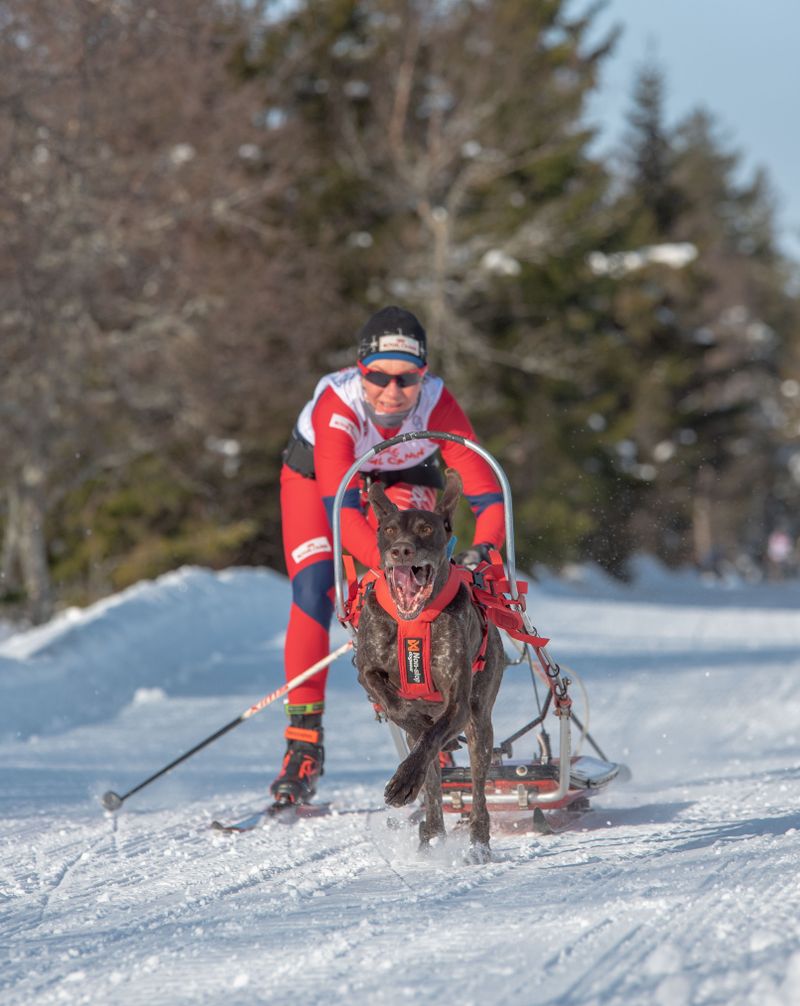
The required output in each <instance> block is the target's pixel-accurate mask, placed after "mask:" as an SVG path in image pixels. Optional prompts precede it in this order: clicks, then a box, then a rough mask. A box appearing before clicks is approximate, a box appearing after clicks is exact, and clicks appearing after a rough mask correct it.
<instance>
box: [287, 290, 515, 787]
mask: <svg viewBox="0 0 800 1006" xmlns="http://www.w3.org/2000/svg"><path fill="white" fill-rule="evenodd" d="M426 429H428V430H437V431H442V432H449V433H457V434H460V435H461V436H463V437H465V438H467V439H469V440H475V434H474V432H473V429H472V426H471V425H470V422H469V420H468V419H467V417H466V416H465V415H464V413H463V411H462V410H461V408H460V406H459V405H458V403H457V402H456V400H455V398H453V396H452V395H451V394H450V392H449V391H448V390H447V389H446V388H445V387H444V384H443V382H442V380H441V378H438V377H434V376H433V375H432V374H429V373H428V370H427V341H426V335H425V330H424V328H423V327H422V325H421V324H420V322H419V321H418V319H417V318H416V317H415V316H414V315H413V314H411V312H409V311H406V310H403V309H402V308H399V307H385V308H383V309H382V310H380V311H378V312H377V314H375V315H373V316H372V317H371V318H370V319H369V320H368V321H367V323H366V324H365V325H364V326H363V328H362V329H361V331H360V332H359V333H358V352H357V363H356V366H351V367H346V368H345V369H344V370H340V371H338V372H336V373H333V374H327V375H325V376H324V377H323V378H322V379H321V380H320V381H319V383H318V384H317V387H316V389H315V391H314V396H313V398H312V399H311V401H310V402H308V403H307V404H306V406H305V407H304V408H303V410H302V412H301V413H300V416H299V418H298V420H297V424H296V425H295V428H294V431H293V432H292V436H291V439H290V441H289V445H288V446H287V448H286V450H285V451H284V453H283V462H284V463H283V467H282V469H281V520H282V528H283V549H284V556H285V559H286V568H287V570H288V572H289V578H290V580H291V584H292V605H291V612H290V615H289V625H288V628H287V632H286V645H285V651H284V662H285V671H286V680H287V682H288V681H291V680H292V678H294V677H296V676H297V675H298V674H300V673H301V672H302V671H303V670H305V668H307V667H310V666H311V665H312V664H313V663H315V662H316V661H317V660H319V659H321V658H322V657H324V656H325V655H326V654H327V652H328V650H329V639H328V633H329V628H330V622H331V617H332V615H333V594H334V570H333V550H332V545H331V537H332V536H331V517H332V509H333V501H334V498H335V496H336V492H337V489H338V488H339V484H340V482H341V480H342V478H343V477H344V475H345V473H346V472H347V470H348V468H350V466H351V465H352V464H353V462H354V461H355V459H356V458H357V457H360V456H361V455H362V454H363V453H364V452H365V451H367V450H369V448H370V447H373V446H374V445H375V444H378V443H380V442H381V441H382V440H387V439H389V438H390V437H393V436H395V435H397V434H399V433H406V432H409V431H412V430H414V431H415V430H426ZM437 445H441V447H440V450H441V454H442V458H443V460H444V462H445V464H446V465H447V466H449V467H451V468H455V469H456V470H457V471H458V473H459V474H460V476H461V479H462V482H463V485H464V495H465V497H466V499H467V500H468V502H469V504H470V506H471V508H472V511H473V513H474V515H475V517H476V526H475V533H474V542H475V544H473V545H472V547H471V548H470V549H467V550H466V551H465V552H462V553H461V554H460V555H459V556H458V557H457V561H459V562H461V563H463V564H465V565H476V564H477V563H478V562H479V561H480V560H481V559H484V558H487V557H488V551H489V548H492V547H499V546H500V544H501V542H502V541H503V539H504V534H505V527H504V515H503V497H502V493H501V491H500V487H499V486H498V484H497V480H496V479H495V476H494V474H493V472H492V470H491V468H490V467H489V465H488V464H487V463H486V462H485V461H484V460H483V459H482V458H481V457H479V456H478V455H477V454H475V452H474V451H471V450H469V448H467V447H463V446H462V445H460V444H456V443H454V442H451V441H431V440H413V441H409V442H408V443H405V444H399V445H396V446H395V447H392V448H390V449H389V450H386V451H383V452H381V453H380V454H377V455H376V456H375V457H373V458H372V459H371V460H370V461H369V462H367V463H366V464H365V465H364V470H363V471H362V472H360V473H359V474H358V475H357V476H356V477H355V478H354V479H353V481H352V482H351V484H350V485H349V486H348V487H347V491H346V493H345V496H344V500H343V504H342V510H341V531H342V543H343V546H344V548H345V549H346V550H347V551H348V552H350V553H351V554H352V555H353V556H355V558H356V559H357V560H358V561H359V562H361V563H363V565H365V566H367V567H375V568H377V566H378V562H379V557H378V547H377V539H376V525H375V523H374V518H373V517H372V513H371V511H368V509H367V507H366V490H367V489H368V488H369V485H370V483H371V482H372V481H374V480H380V481H381V482H382V483H383V484H384V486H385V487H386V491H387V494H388V496H389V497H390V499H392V500H393V501H394V503H396V504H397V506H399V507H400V508H402V509H407V508H411V507H415V508H418V509H428V510H430V509H433V507H434V505H435V501H436V490H437V488H441V487H442V485H443V481H442V476H441V472H440V469H439V467H438V464H437V462H436V459H435V452H436V450H437ZM326 677H327V672H326V671H321V672H320V673H319V674H317V675H315V676H314V677H313V678H311V679H310V680H308V681H306V682H304V683H303V684H301V685H300V686H298V687H297V688H296V689H293V690H292V691H291V692H290V693H289V699H288V703H287V706H286V711H287V714H288V716H289V726H288V727H287V729H286V733H285V736H286V740H287V747H286V754H285V756H284V759H283V764H282V766H281V770H280V772H279V774H278V776H277V778H276V779H275V780H274V782H273V783H272V785H271V787H270V788H271V791H272V793H273V795H274V797H275V801H276V804H277V805H280V804H298V803H307V802H308V801H309V800H310V799H311V798H312V797H313V795H314V793H315V792H316V788H317V781H318V779H319V777H320V776H321V775H322V770H323V761H324V750H323V730H322V715H323V712H324V709H325V681H326Z"/></svg>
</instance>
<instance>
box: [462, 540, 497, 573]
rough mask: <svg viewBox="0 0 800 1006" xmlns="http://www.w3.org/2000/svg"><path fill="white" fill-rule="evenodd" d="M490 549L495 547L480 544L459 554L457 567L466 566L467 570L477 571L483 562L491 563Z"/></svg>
mask: <svg viewBox="0 0 800 1006" xmlns="http://www.w3.org/2000/svg"><path fill="white" fill-rule="evenodd" d="M490 548H494V545H486V544H484V543H483V542H480V543H479V544H477V545H473V546H472V547H471V548H466V549H464V551H463V552H459V553H458V555H457V556H456V557H455V559H454V562H455V564H456V565H457V566H466V567H467V569H475V567H476V566H478V565H479V564H480V563H481V562H484V561H486V562H488V561H489V549H490Z"/></svg>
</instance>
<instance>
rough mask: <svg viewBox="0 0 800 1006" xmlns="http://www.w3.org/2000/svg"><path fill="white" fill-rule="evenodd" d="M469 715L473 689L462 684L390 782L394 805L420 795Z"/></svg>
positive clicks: (388, 788) (388, 790)
mask: <svg viewBox="0 0 800 1006" xmlns="http://www.w3.org/2000/svg"><path fill="white" fill-rule="evenodd" d="M468 684H469V683H468V682H467V686H468ZM468 717H469V693H468V691H467V688H461V689H460V690H459V694H458V695H457V696H456V697H453V698H451V699H449V700H448V701H447V702H446V703H445V708H444V712H443V713H442V715H441V716H440V717H439V719H437V720H436V722H435V723H433V725H432V726H430V727H428V728H427V729H426V730H424V731H423V732H422V734H421V735H420V736H419V737H418V738H417V740H416V742H415V744H414V746H413V747H412V749H411V751H410V752H409V755H408V757H407V758H406V759H405V760H404V761H402V762H401V763H400V765H399V766H398V769H397V771H396V772H395V774H394V775H393V776H392V778H391V779H390V780H389V782H388V783H387V784H386V789H385V790H384V798H385V800H386V802H387V803H388V804H389V806H390V807H402V806H404V805H405V804H407V803H411V801H412V800H414V799H416V797H417V795H418V794H419V791H420V790H421V789H422V786H423V783H424V782H425V776H426V774H427V771H428V766H429V765H430V763H431V761H432V760H433V759H434V758H438V756H439V752H440V751H441V750H442V748H443V747H444V745H445V744H446V743H447V742H448V741H449V740H452V738H453V737H455V736H456V735H457V734H458V733H460V732H461V731H462V730H463V729H464V726H465V724H466V722H467V719H468ZM440 799H441V796H440Z"/></svg>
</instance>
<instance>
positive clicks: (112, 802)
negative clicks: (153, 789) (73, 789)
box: [100, 639, 353, 810]
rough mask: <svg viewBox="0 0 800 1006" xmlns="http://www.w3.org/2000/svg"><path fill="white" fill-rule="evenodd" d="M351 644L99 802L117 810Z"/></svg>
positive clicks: (342, 646)
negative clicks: (198, 741) (161, 764)
mask: <svg viewBox="0 0 800 1006" xmlns="http://www.w3.org/2000/svg"><path fill="white" fill-rule="evenodd" d="M352 646H353V641H352V640H351V639H348V641H347V642H346V643H342V645H341V646H340V647H339V648H338V649H336V650H333V652H332V653H329V654H328V655H327V657H323V658H322V660H318V661H317V662H316V664H312V665H311V667H308V668H307V669H306V670H305V671H303V673H302V674H298V675H297V677H296V678H292V680H291V681H287V682H286V684H285V685H281V687H280V688H276V689H275V691H274V692H270V693H269V695H265V696H264V698H263V699H259V700H258V702H256V703H255V704H254V705H252V706H250V708H249V709H245V711H244V712H243V713H242V714H241V716H237V717H236V719H235V720H231V721H230V723H226V724H225V726H224V727H221V728H220V729H219V730H217V731H216V733H213V734H211V736H210V737H206V739H205V740H204V741H200V743H199V744H195V746H194V747H193V748H191V750H189V751H187V752H185V754H182V755H181V756H180V757H179V758H176V759H175V760H174V761H171V762H170V763H169V765H165V766H164V768H162V769H159V771H158V772H155V773H154V774H153V775H151V776H150V777H149V778H147V779H145V780H144V782H140V783H139V785H138V786H134V787H133V789H129V790H128V792H127V793H123V794H122V795H121V796H120V794H119V793H115V792H114V791H113V790H111V789H110V790H108V792H107V793H104V794H103V795H102V797H101V798H100V802H101V803H102V805H103V806H104V807H105V809H106V810H118V809H119V808H120V807H121V806H122V804H123V803H124V802H125V800H127V799H128V797H129V796H133V794H134V793H138V792H139V790H140V789H144V787H145V786H149V785H150V783H151V782H155V780H156V779H160V778H161V776H162V775H165V774H166V773H167V772H169V771H170V769H173V768H175V766H176V765H180V763H181V762H182V761H186V759H187V758H191V757H192V755H193V754H197V752H198V751H200V750H202V749H203V748H204V747H206V746H207V745H209V744H211V743H213V742H214V741H215V740H217V739H218V738H220V737H222V735H223V734H226V733H227V732H228V731H229V730H233V728H234V727H238V726H239V724H240V723H244V721H245V720H249V719H250V717H251V716H255V714H256V713H260V712H261V710H262V709H266V707H267V706H269V705H271V704H272V703H273V702H275V701H276V700H277V699H279V698H280V697H281V696H282V695H286V693H287V692H289V691H291V690H292V689H293V688H296V687H297V686H298V685H301V684H302V683H303V682H304V681H307V680H308V679H309V678H311V677H313V676H314V675H315V674H317V673H318V672H319V671H321V670H322V669H323V668H325V667H327V666H328V664H332V663H333V661H334V660H336V658H337V657H341V656H342V654H343V653H346V652H347V651H348V650H349V649H351V647H352Z"/></svg>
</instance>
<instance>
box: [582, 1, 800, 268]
mask: <svg viewBox="0 0 800 1006" xmlns="http://www.w3.org/2000/svg"><path fill="white" fill-rule="evenodd" d="M615 24H619V25H620V26H621V27H622V28H623V34H622V37H621V38H620V39H619V41H618V43H617V47H616V50H615V53H614V54H613V55H612V56H611V57H610V58H609V59H608V60H607V62H606V66H605V71H604V73H603V76H602V79H601V87H600V93H599V95H598V98H597V99H596V101H595V103H594V105H593V107H592V109H591V115H592V117H593V118H594V119H595V120H596V121H597V122H598V123H599V124H600V125H601V127H602V130H603V142H602V145H603V147H604V148H605V147H607V146H610V144H611V143H612V142H618V141H619V139H620V136H621V133H622V130H623V128H624V116H625V111H626V109H627V108H628V107H629V106H630V97H631V92H632V87H633V79H634V74H635V72H636V69H637V67H638V66H640V65H641V64H642V63H643V62H645V61H646V60H647V59H648V58H649V57H650V56H653V55H654V56H655V58H656V60H657V61H658V63H659V64H660V66H661V68H662V70H663V71H664V73H665V75H666V84H667V116H668V122H669V124H674V123H675V122H677V121H678V120H679V119H681V118H683V117H684V116H685V115H687V114H688V113H689V112H691V111H692V110H693V109H695V108H697V107H698V106H703V107H705V108H707V109H708V110H709V111H710V112H712V113H713V114H714V117H715V118H716V120H717V122H718V124H719V126H720V127H721V130H722V135H723V136H724V137H725V138H726V140H727V141H728V142H729V145H730V146H731V147H732V148H734V149H736V150H737V151H739V152H740V153H741V154H742V161H743V166H744V168H745V172H746V177H747V175H748V174H750V173H752V171H753V170H754V169H755V168H756V167H759V166H760V167H764V168H766V169H767V171H768V173H769V177H770V179H771V181H772V185H773V189H774V192H775V195H776V197H777V200H778V221H779V223H780V225H781V233H780V237H781V242H782V246H783V248H784V250H785V251H787V252H788V253H789V254H791V255H792V257H793V258H795V259H796V260H797V261H800V171H799V170H798V164H799V163H800V130H799V129H798V128H797V125H796V120H795V115H796V112H795V109H794V103H795V101H796V99H797V97H798V93H800V60H798V56H797V42H798V38H800V2H798V0H760V2H759V3H754V2H753V0H609V2H608V4H607V6H606V8H605V10H604V11H603V12H602V14H600V15H599V17H598V19H597V25H598V27H599V28H600V29H601V30H604V29H607V28H610V27H611V26H612V25H615Z"/></svg>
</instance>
